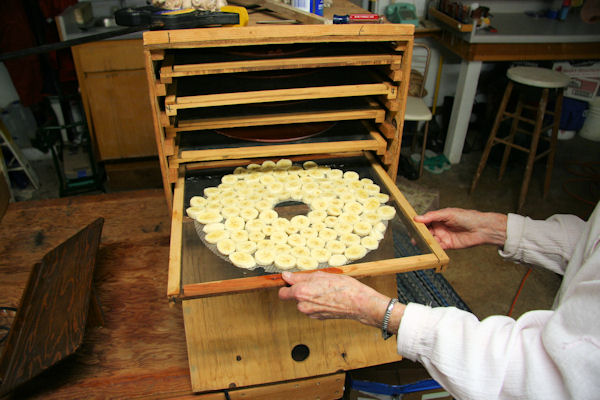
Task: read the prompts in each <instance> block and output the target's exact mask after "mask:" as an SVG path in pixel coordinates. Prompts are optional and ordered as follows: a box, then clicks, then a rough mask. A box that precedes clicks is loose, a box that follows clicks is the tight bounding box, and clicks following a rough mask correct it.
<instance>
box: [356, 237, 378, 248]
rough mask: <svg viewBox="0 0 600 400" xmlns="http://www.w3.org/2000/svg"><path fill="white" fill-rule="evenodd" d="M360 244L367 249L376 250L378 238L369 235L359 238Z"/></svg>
mask: <svg viewBox="0 0 600 400" xmlns="http://www.w3.org/2000/svg"><path fill="white" fill-rule="evenodd" d="M360 244H361V246H363V247H364V248H365V249H367V250H376V249H377V248H378V247H379V240H378V239H376V238H375V236H371V235H369V236H365V237H363V238H362V239H360Z"/></svg>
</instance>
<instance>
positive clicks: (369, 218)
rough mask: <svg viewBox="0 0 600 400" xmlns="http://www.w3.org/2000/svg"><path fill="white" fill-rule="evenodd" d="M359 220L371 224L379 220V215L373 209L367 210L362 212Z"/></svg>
mask: <svg viewBox="0 0 600 400" xmlns="http://www.w3.org/2000/svg"><path fill="white" fill-rule="evenodd" d="M361 220H363V221H365V222H368V223H369V224H371V225H375V224H376V223H378V222H379V221H381V219H380V218H379V215H377V213H376V212H374V211H368V212H365V213H362V215H361Z"/></svg>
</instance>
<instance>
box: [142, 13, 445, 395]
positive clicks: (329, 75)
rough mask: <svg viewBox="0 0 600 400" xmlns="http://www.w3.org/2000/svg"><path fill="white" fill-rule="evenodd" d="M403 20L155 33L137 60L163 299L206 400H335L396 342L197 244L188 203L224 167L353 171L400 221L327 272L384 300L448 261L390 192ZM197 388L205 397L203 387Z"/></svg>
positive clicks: (393, 357)
mask: <svg viewBox="0 0 600 400" xmlns="http://www.w3.org/2000/svg"><path fill="white" fill-rule="evenodd" d="M413 32H414V27H413V26H412V25H393V24H374V25H352V24H351V25H290V26H248V27H228V28H225V27H224V28H205V29H192V30H178V31H154V32H146V33H145V34H144V51H145V56H146V67H147V73H148V80H149V86H150V97H151V102H152V107H153V111H154V113H153V114H154V115H153V116H154V126H155V130H156V141H157V145H158V153H159V158H160V164H161V170H162V177H163V183H164V190H165V196H166V199H167V202H168V205H169V207H170V209H171V210H172V228H171V256H170V261H169V262H170V265H169V281H168V293H167V294H168V297H169V298H170V299H171V300H173V301H174V302H176V303H181V305H182V309H183V315H184V321H185V334H186V339H187V345H188V356H189V363H190V376H191V383H192V390H193V391H194V392H206V393H205V396H216V397H210V398H225V397H223V396H225V394H224V391H227V393H226V395H227V396H229V397H230V398H255V397H260V395H264V396H266V397H265V398H279V397H269V393H271V394H272V393H278V395H279V396H287V397H289V398H294V399H303V398H317V397H320V398H321V399H326V398H339V397H341V395H342V393H341V392H342V391H343V383H344V379H343V376H344V371H347V370H351V369H355V368H361V367H366V366H371V365H376V364H382V363H387V362H392V361H397V360H399V359H400V357H399V356H398V355H397V353H396V349H395V342H394V340H388V341H384V340H382V338H381V333H380V332H379V331H378V330H377V329H373V328H369V327H365V326H362V325H360V324H359V323H357V322H353V321H344V320H329V321H317V320H313V319H310V318H307V317H306V316H304V315H302V314H300V313H299V312H298V311H297V310H296V305H295V304H294V303H292V302H282V301H280V300H279V299H278V297H277V290H278V288H279V287H280V286H282V285H283V284H284V282H283V281H282V280H281V277H280V275H279V274H270V273H264V272H261V270H260V269H259V270H255V271H245V270H241V269H239V268H236V267H234V266H232V265H231V264H229V263H228V262H226V261H224V260H223V259H221V258H220V257H218V256H216V255H215V254H213V253H212V252H211V251H210V250H208V249H207V248H206V247H205V246H204V244H203V243H202V242H201V241H200V239H199V238H198V236H197V234H196V232H195V230H194V225H193V221H192V220H191V219H190V218H188V217H187V216H186V215H185V209H186V208H187V207H188V206H189V199H190V198H191V197H192V196H194V195H201V194H202V192H203V189H204V188H205V187H207V186H216V185H217V184H218V183H219V182H220V177H221V176H223V175H224V174H228V173H231V171H232V170H233V169H234V168H235V167H236V166H243V165H247V164H249V163H261V162H262V161H264V160H274V161H277V160H278V159H280V158H289V159H291V160H293V161H295V162H303V161H306V160H315V161H316V162H317V163H320V164H327V165H335V166H336V167H337V168H340V169H348V170H354V171H357V172H359V173H360V175H361V177H368V178H371V179H372V180H373V181H375V183H377V184H378V185H380V186H381V190H382V191H383V192H386V193H387V194H389V195H390V198H391V203H393V204H394V206H395V207H396V209H397V216H396V217H395V219H394V220H392V221H390V224H389V226H388V230H387V231H386V236H385V238H384V239H383V240H382V242H381V244H380V247H379V249H377V250H375V251H372V252H370V253H369V254H368V255H367V257H365V258H364V259H362V260H359V261H358V262H356V263H354V264H349V265H345V266H343V267H339V268H330V269H328V270H329V271H330V272H335V273H343V274H348V275H351V276H355V277H357V278H360V279H361V280H362V281H363V282H365V283H366V284H368V285H370V286H372V287H374V288H375V289H377V290H379V291H381V292H383V293H385V294H387V295H389V296H396V290H397V289H396V279H395V274H396V273H398V272H405V271H411V270H417V269H423V268H436V269H438V270H440V269H442V268H443V267H444V266H445V265H446V264H447V262H448V258H447V256H446V255H445V253H444V252H443V251H442V249H441V248H440V247H439V246H438V245H437V243H436V242H435V240H434V239H433V238H432V237H431V236H430V234H429V232H428V231H427V229H426V228H425V227H424V226H422V225H420V224H415V223H414V222H413V221H412V217H413V216H414V214H415V213H414V211H413V209H412V208H411V206H410V205H409V204H408V202H407V201H406V199H405V198H404V196H403V195H402V194H401V193H400V191H399V190H398V188H397V187H396V185H395V183H394V180H395V178H396V172H397V167H398V159H399V154H400V144H401V139H402V128H403V116H404V109H405V100H406V95H407V90H408V81H409V74H410V62H411V54H412V46H413ZM207 393H209V394H207Z"/></svg>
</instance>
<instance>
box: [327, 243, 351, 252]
mask: <svg viewBox="0 0 600 400" xmlns="http://www.w3.org/2000/svg"><path fill="white" fill-rule="evenodd" d="M325 248H326V249H327V250H329V251H330V252H331V254H343V253H344V251H346V245H345V244H344V243H342V242H340V241H339V240H330V241H328V242H327V243H326V244H325Z"/></svg>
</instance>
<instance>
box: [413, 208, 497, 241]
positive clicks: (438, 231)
mask: <svg viewBox="0 0 600 400" xmlns="http://www.w3.org/2000/svg"><path fill="white" fill-rule="evenodd" d="M414 220H415V221H416V222H422V223H424V224H425V225H427V228H429V231H430V232H431V234H432V235H433V237H434V238H435V239H436V240H437V241H438V242H439V243H440V245H441V246H442V248H443V249H444V250H447V249H463V248H466V247H472V246H476V245H480V244H495V245H498V246H503V245H504V242H505V240H506V215H503V214H497V213H482V212H479V211H475V210H463V209H460V208H444V209H442V210H437V211H430V212H428V213H425V214H423V215H417V216H415V218H414Z"/></svg>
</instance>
